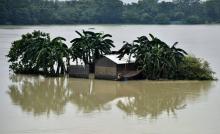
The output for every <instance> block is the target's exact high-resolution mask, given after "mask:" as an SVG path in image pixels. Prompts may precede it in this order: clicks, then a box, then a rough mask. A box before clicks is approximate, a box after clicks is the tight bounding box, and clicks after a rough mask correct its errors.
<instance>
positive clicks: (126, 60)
mask: <svg viewBox="0 0 220 134" xmlns="http://www.w3.org/2000/svg"><path fill="white" fill-rule="evenodd" d="M104 56H105V57H106V58H108V59H110V60H111V61H113V62H114V63H116V64H127V63H135V58H134V57H132V56H131V57H130V60H129V55H125V56H124V57H123V58H122V59H121V60H120V59H119V58H118V56H119V55H118V54H111V55H104Z"/></svg>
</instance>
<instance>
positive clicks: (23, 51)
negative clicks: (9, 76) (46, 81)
mask: <svg viewBox="0 0 220 134" xmlns="http://www.w3.org/2000/svg"><path fill="white" fill-rule="evenodd" d="M63 41H65V39H64V38H62V37H56V38H54V39H53V40H51V39H50V36H49V34H48V33H43V32H40V31H34V32H33V33H27V34H25V35H22V38H21V39H20V40H17V41H15V42H13V43H12V47H11V49H10V51H9V54H8V55H7V57H8V58H9V62H11V65H10V69H11V70H12V71H14V72H15V73H25V74H45V75H55V73H56V74H57V75H59V74H64V73H65V71H66V66H67V64H66V63H65V61H64V58H66V59H67V60H69V50H68V47H67V45H66V44H65V43H63ZM67 63H68V62H67ZM55 66H57V69H56V70H55Z"/></svg>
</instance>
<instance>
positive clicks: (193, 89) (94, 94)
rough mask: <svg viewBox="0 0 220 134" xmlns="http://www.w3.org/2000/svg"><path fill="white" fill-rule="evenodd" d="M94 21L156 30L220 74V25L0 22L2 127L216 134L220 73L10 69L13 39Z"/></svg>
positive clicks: (105, 133)
mask: <svg viewBox="0 0 220 134" xmlns="http://www.w3.org/2000/svg"><path fill="white" fill-rule="evenodd" d="M91 28H92V29H94V30H95V31H103V32H105V33H110V34H112V35H113V40H114V41H115V44H116V48H115V49H118V48H120V47H121V46H122V42H123V41H132V40H134V39H135V38H136V37H137V36H141V35H147V34H148V33H152V34H154V35H155V36H157V37H159V38H161V39H162V40H164V41H166V42H167V43H168V44H170V45H172V44H173V43H174V42H175V41H178V42H179V45H180V46H179V47H182V48H184V49H186V50H187V51H188V52H189V53H191V54H194V55H196V56H198V57H201V58H204V59H206V60H207V61H209V62H210V65H211V67H212V68H213V70H214V71H215V72H216V77H218V78H220V60H219V57H220V53H219V51H220V44H219V42H220V38H219V35H220V26H219V25H212V26H208V25H198V26H186V25H185V26H181V25H178V26H172V25H171V26H157V25H72V26H68V25H67V26H63V25H61V26H59V25H55V26H0V69H1V70H0V74H1V75H0V98H1V101H0V109H1V113H0V134H24V133H30V134H72V133H77V134H113V133H114V134H124V133H125V134H134V133H135V134H177V133H178V134H218V133H220V116H219V114H220V82H219V81H213V82H212V81H147V80H141V81H125V82H116V81H105V80H94V79H76V78H68V77H60V78H44V77H42V76H31V75H15V74H12V73H9V67H8V63H7V58H6V57H5V55H6V54H7V53H8V51H9V48H10V45H11V42H12V41H14V40H16V39H19V38H20V36H21V34H24V33H27V32H32V31H33V30H42V31H44V32H49V33H51V36H52V37H53V36H63V37H65V38H67V41H70V40H71V39H73V38H74V37H76V34H75V32H74V31H75V30H82V29H86V30H88V29H91Z"/></svg>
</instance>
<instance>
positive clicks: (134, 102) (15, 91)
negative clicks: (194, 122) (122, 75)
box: [8, 75, 213, 118]
mask: <svg viewBox="0 0 220 134" xmlns="http://www.w3.org/2000/svg"><path fill="white" fill-rule="evenodd" d="M11 81H12V84H11V85H10V86H9V91H8V94H9V96H10V98H11V100H12V102H13V103H14V104H15V105H18V106H20V107H21V109H22V110H23V111H24V112H30V113H33V114H34V115H35V116H37V115H44V114H46V115H49V114H50V113H55V114H57V115H60V114H63V113H64V112H65V106H66V104H67V103H71V104H73V105H74V106H76V107H77V108H78V110H79V111H80V112H83V113H91V112H93V111H104V110H111V108H112V107H113V106H116V107H117V108H119V109H120V110H121V111H123V112H125V113H126V114H127V115H137V116H140V117H151V118H156V117H157V116H159V115H160V114H161V113H163V112H167V113H168V114H170V113H172V114H175V113H176V111H177V110H179V109H184V108H185V107H186V106H187V104H188V103H191V102H193V101H195V100H198V99H199V98H200V96H203V95H206V94H207V93H208V90H209V89H210V88H211V87H212V85H213V84H212V82H208V81H201V82H195V81H191V82H189V81H188V82H187V81H177V82H170V81H169V82H166V81H164V82H152V81H129V82H116V81H103V80H89V79H73V78H65V77H61V78H43V77H37V76H24V75H13V76H12V77H11ZM113 102H114V103H113Z"/></svg>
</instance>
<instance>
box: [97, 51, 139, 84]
mask: <svg viewBox="0 0 220 134" xmlns="http://www.w3.org/2000/svg"><path fill="white" fill-rule="evenodd" d="M134 63H135V59H134V58H133V57H129V56H128V55H125V56H124V57H123V58H122V59H119V58H118V55H117V54H112V55H104V56H103V57H102V58H101V59H99V60H98V61H97V62H96V63H95V78H97V79H110V80H116V79H119V78H120V77H121V76H123V75H125V74H128V73H130V72H136V70H137V69H136V67H135V64H134Z"/></svg>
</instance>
